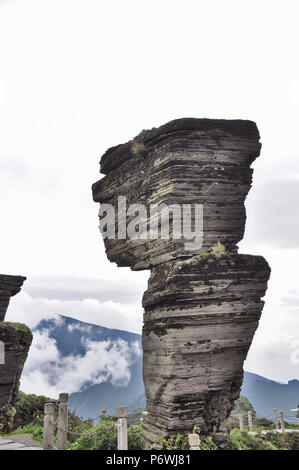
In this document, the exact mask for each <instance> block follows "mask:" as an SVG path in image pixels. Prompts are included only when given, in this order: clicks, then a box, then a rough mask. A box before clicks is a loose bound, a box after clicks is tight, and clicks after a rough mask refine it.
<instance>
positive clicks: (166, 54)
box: [0, 0, 299, 381]
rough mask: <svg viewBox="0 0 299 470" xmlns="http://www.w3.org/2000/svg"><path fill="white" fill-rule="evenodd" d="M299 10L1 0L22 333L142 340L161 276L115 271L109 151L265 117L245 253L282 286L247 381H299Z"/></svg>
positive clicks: (277, 5)
mask: <svg viewBox="0 0 299 470" xmlns="http://www.w3.org/2000/svg"><path fill="white" fill-rule="evenodd" d="M298 14H299V3H298V1H297V0H283V1H282V0H281V1H275V0H258V1H256V0H250V1H249V0H243V1H240V0H226V1H225V2H224V1H223V0H218V1H213V0H209V1H208V2H207V1H201V0H196V1H193V0H186V1H185V2H182V1H176V0H162V1H161V0H159V1H157V0H152V1H151V2H146V1H144V0H134V1H133V0H126V1H123V0H109V2H108V1H106V2H104V1H99V0H19V1H18V0H0V205H1V212H0V214H1V215H0V216H1V219H0V220H1V232H0V260H1V272H3V273H7V274H23V275H25V276H27V277H28V281H27V282H26V284H25V285H24V289H23V291H22V293H21V294H19V295H18V296H16V297H15V298H14V299H13V300H12V302H11V307H10V310H9V314H8V317H7V318H8V319H11V320H12V319H14V320H17V319H19V320H22V321H26V322H27V323H28V324H29V325H31V326H34V324H36V322H37V321H38V319H39V318H41V317H42V316H47V315H52V314H54V313H61V314H67V315H69V316H71V315H73V316H74V317H76V318H78V319H80V320H83V321H88V322H94V323H98V324H101V325H103V326H108V327H114V328H123V329H128V330H130V331H137V332H140V331H141V325H142V308H141V297H142V293H143V291H144V290H145V289H146V283H147V278H148V273H147V272H142V273H132V272H130V271H129V269H125V268H117V267H116V266H115V265H114V264H112V263H109V262H108V260H107V259H106V255H105V251H104V247H103V243H102V241H101V240H100V236H99V233H98V219H97V212H98V207H97V205H96V204H94V203H93V201H92V197H91V184H92V183H93V182H95V181H96V180H97V179H98V178H99V165H98V162H99V159H100V156H101V155H102V154H103V153H104V151H105V150H106V149H107V148H108V147H110V146H112V145H116V144H119V143H121V142H125V141H127V140H129V139H131V138H132V137H133V136H135V135H136V134H138V132H139V131H140V130H142V129H146V128H152V127H153V126H155V127H157V126H159V125H161V124H163V123H165V122H167V121H169V120H171V119H175V118H180V117H199V118H200V117H209V118H226V119H236V118H240V119H251V120H254V121H255V122H256V123H257V125H258V127H259V130H260V134H261V141H262V144H263V147H262V153H261V157H260V158H259V159H258V160H257V161H256V163H255V164H254V169H255V173H254V184H253V187H252V190H251V192H250V195H249V196H248V198H247V202H246V206H247V215H248V219H247V226H246V234H245V237H244V240H243V241H242V243H241V244H240V251H241V252H243V253H252V254H261V255H264V256H265V257H266V258H267V260H268V261H269V263H270V265H271V268H272V274H271V281H270V283H269V289H268V292H267V295H266V297H265V300H266V306H265V309H264V313H263V316H262V320H261V323H260V327H259V330H258V332H257V334H256V337H255V340H254V342H253V345H252V347H251V350H250V353H249V356H248V359H247V362H246V368H247V370H250V371H252V372H256V373H259V374H262V375H264V376H266V377H270V378H274V379H278V380H282V381H283V380H288V379H291V378H294V377H295V378H297V379H299V353H298V354H297V352H298V350H299V315H298V314H299V307H298V302H299V282H298V281H299V274H298V258H299V257H298V255H299V236H298V228H299V227H298V224H299V222H298V221H299V214H298V212H299V210H298V200H299V186H298V183H299V162H298V155H299V139H298V109H299V107H298V105H299V55H298V44H299V28H298Z"/></svg>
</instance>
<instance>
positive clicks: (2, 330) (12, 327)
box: [0, 274, 32, 431]
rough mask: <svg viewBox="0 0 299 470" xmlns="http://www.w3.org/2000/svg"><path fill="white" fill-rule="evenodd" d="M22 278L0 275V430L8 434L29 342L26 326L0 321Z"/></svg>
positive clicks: (20, 285) (17, 290) (30, 337)
mask: <svg viewBox="0 0 299 470" xmlns="http://www.w3.org/2000/svg"><path fill="white" fill-rule="evenodd" d="M25 279H26V278H25V277H21V276H7V275H4V274H1V275H0V318H1V323H0V346H1V362H0V431H9V430H10V428H11V426H12V424H13V418H14V414H15V409H14V404H15V402H16V400H17V399H18V392H19V383H20V377H21V373H22V370H23V366H24V363H25V360H26V358H27V354H28V350H29V347H30V344H31V341H32V334H31V331H30V329H29V328H28V327H27V326H25V325H22V324H20V323H10V322H3V320H4V318H5V314H6V310H7V307H8V304H9V300H10V297H11V296H13V295H16V294H17V293H18V292H19V291H20V290H21V287H22V285H23V282H24V280H25ZM2 349H4V354H3V351H2Z"/></svg>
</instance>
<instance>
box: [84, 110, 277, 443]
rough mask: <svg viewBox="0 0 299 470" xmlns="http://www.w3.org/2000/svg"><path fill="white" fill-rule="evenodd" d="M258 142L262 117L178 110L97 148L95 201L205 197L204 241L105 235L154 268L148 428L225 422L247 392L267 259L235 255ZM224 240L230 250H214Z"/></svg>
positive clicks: (123, 256) (111, 248)
mask: <svg viewBox="0 0 299 470" xmlns="http://www.w3.org/2000/svg"><path fill="white" fill-rule="evenodd" d="M260 147H261V144H260V142H259V133H258V130H257V127H256V125H255V123H253V122H251V121H240V120H234V121H226V120H209V119H179V120H176V121H172V122H170V123H168V124H166V125H164V126H161V127H160V128H158V129H152V130H151V131H142V132H141V133H140V134H139V135H138V136H137V137H136V138H135V139H133V140H132V141H130V142H128V143H126V144H123V145H118V146H116V147H113V148H111V149H109V150H108V151H107V152H106V153H105V154H104V155H103V157H102V159H101V171H102V173H104V174H105V175H106V176H105V177H104V178H102V179H100V180H99V181H98V182H96V183H95V184H94V185H93V198H94V200H95V201H96V202H100V203H110V204H112V205H113V207H114V208H115V212H116V215H118V196H126V198H127V205H128V204H133V203H143V204H145V205H146V207H147V208H148V207H149V205H150V204H154V203H159V204H161V203H166V204H180V205H181V204H184V203H185V204H203V213H204V219H203V220H204V226H203V245H202V247H201V248H199V249H197V250H196V251H194V252H190V251H186V248H185V242H186V240H185V239H183V238H182V239H181V240H162V239H158V240H150V239H134V240H132V239H128V238H126V239H123V240H119V239H118V238H117V233H118V230H116V238H115V239H111V240H109V239H106V240H105V247H106V253H107V257H108V259H109V260H110V261H113V262H116V263H117V265H118V266H130V267H131V269H133V270H140V269H150V270H151V276H150V279H149V283H148V289H147V291H146V292H145V294H144V297H143V306H144V310H145V311H144V327H143V335H142V341H143V352H144V355H143V378H144V384H145V393H146V411H147V413H145V414H144V415H143V431H144V433H145V436H146V438H147V439H148V440H149V441H151V442H155V441H156V437H157V435H162V436H168V435H171V434H175V433H176V432H185V431H188V432H191V431H192V429H193V426H194V425H198V426H200V427H201V429H202V431H203V432H207V433H211V432H212V433H214V434H216V435H219V436H222V435H223V434H222V429H221V425H222V423H223V421H224V420H225V419H226V417H227V416H228V415H229V413H230V411H231V409H232V407H233V403H234V400H235V399H236V398H237V397H238V395H239V392H240V385H241V382H242V376H243V362H244V360H245V358H246V355H247V351H248V349H249V347H250V344H251V341H252V338H253V335H254V333H255V330H256V328H257V325H258V321H259V318H260V315H261V312H262V308H263V301H262V300H261V298H262V297H263V296H264V294H265V291H266V288H267V280H268V278H269V275H270V268H269V266H268V264H267V262H266V261H265V260H264V258H262V257H261V256H250V255H239V254H238V247H237V243H238V242H239V241H240V240H241V239H242V237H243V234H244V228H245V220H246V214H245V206H244V201H245V198H246V195H247V193H248V191H249V189H250V187H251V181H252V172H253V170H252V169H251V168H250V165H251V163H252V162H253V161H254V160H255V158H256V157H258V156H259V153H260ZM218 242H220V243H221V244H222V245H224V247H225V252H224V253H223V254H222V256H220V255H218V254H217V252H216V251H215V250H214V249H213V247H214V246H215V245H217V243H218Z"/></svg>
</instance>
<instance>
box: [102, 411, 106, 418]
mask: <svg viewBox="0 0 299 470" xmlns="http://www.w3.org/2000/svg"><path fill="white" fill-rule="evenodd" d="M106 416H107V410H102V416H101V418H102V419H103V418H106Z"/></svg>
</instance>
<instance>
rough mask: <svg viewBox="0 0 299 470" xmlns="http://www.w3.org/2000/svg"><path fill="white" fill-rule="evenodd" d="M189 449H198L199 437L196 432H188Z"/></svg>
mask: <svg viewBox="0 0 299 470" xmlns="http://www.w3.org/2000/svg"><path fill="white" fill-rule="evenodd" d="M188 441H189V447H190V450H200V439H199V435H198V434H196V433H195V434H188Z"/></svg>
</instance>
